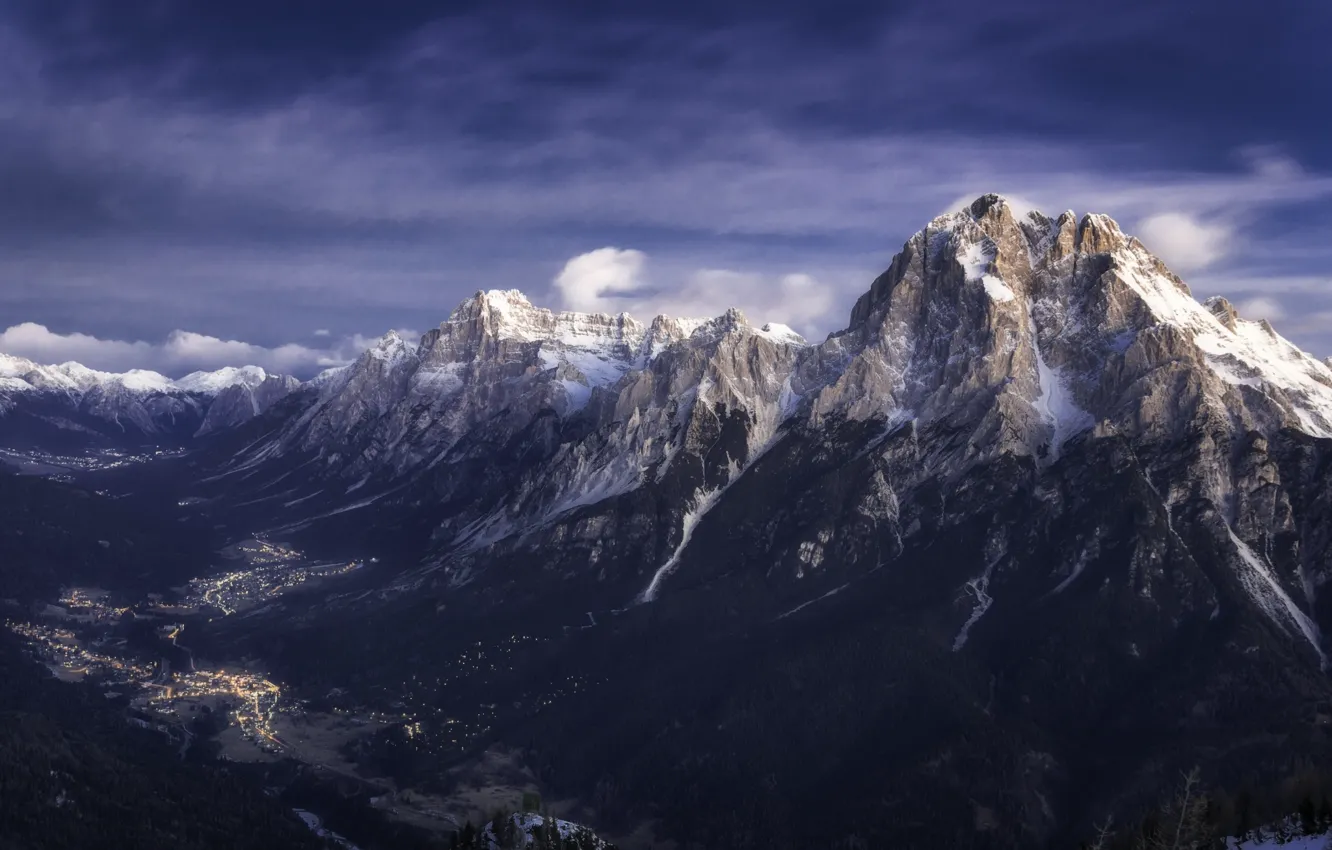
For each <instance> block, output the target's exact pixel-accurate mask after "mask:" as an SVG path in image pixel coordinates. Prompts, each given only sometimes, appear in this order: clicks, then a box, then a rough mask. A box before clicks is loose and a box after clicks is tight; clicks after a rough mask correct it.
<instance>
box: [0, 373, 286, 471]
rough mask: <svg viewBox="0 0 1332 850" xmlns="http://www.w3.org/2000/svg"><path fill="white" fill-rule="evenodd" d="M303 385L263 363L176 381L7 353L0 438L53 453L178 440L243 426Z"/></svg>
mask: <svg viewBox="0 0 1332 850" xmlns="http://www.w3.org/2000/svg"><path fill="white" fill-rule="evenodd" d="M299 385H300V382H299V381H297V380H296V379H295V378H292V377H289V376H285V375H268V374H267V373H265V372H264V370H263V369H261V368H259V367H257V366H246V367H243V368H239V369H237V368H231V367H228V368H224V369H219V370H218V371H216V372H194V373H191V374H189V375H186V376H185V377H184V378H181V379H180V380H177V381H173V380H171V379H169V378H167V377H166V376H164V375H161V374H158V373H157V372H150V371H145V370H142V369H134V370H131V371H129V372H125V373H112V372H99V371H96V370H93V369H89V368H87V367H85V366H83V365H81V364H79V363H72V362H71V363H63V364H60V365H58V366H43V365H39V364H37V363H34V362H33V361H31V360H27V359H24V358H22V357H13V356H10V355H6V354H0V439H3V440H4V441H5V442H6V443H7V444H11V445H13V444H23V443H36V444H39V445H43V446H46V447H48V448H56V447H58V446H59V445H65V446H67V445H77V444H80V443H82V444H93V445H97V444H103V445H105V444H116V443H123V442H130V443H133V444H161V443H164V442H166V443H177V442H181V441H186V440H188V439H189V438H191V437H194V436H203V435H206V434H209V433H214V432H216V431H218V430H220V429H225V428H232V427H235V426H236V425H239V424H241V423H243V422H245V421H246V420H248V419H250V418H252V417H253V416H257V415H258V414H259V413H262V412H263V411H264V410H267V409H268V408H269V407H271V406H272V405H273V404H274V403H276V402H277V401H279V400H280V399H281V398H282V397H283V396H285V395H287V394H288V393H290V392H292V391H293V390H295V389H296V388H297V387H298V386H299Z"/></svg>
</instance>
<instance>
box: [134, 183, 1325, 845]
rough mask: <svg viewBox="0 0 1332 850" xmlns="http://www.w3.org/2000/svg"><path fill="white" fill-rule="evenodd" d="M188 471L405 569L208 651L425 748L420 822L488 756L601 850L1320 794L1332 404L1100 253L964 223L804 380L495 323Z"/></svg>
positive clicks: (285, 419) (918, 243)
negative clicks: (442, 793) (257, 660)
mask: <svg viewBox="0 0 1332 850" xmlns="http://www.w3.org/2000/svg"><path fill="white" fill-rule="evenodd" d="M178 463H180V464H182V472H181V474H179V475H175V476H173V480H175V481H180V482H182V484H181V485H180V486H181V487H182V489H181V490H180V492H179V496H181V497H182V498H183V497H186V496H190V497H196V498H199V499H202V500H207V501H206V504H207V505H208V511H209V516H210V518H211V519H212V520H213V521H215V522H216V523H218V524H220V525H223V526H226V527H227V528H229V529H230V530H231V531H232V532H234V533H242V532H253V531H255V530H267V531H268V532H270V533H271V534H273V535H278V539H290V540H293V541H295V542H296V543H297V544H299V545H301V546H303V547H305V548H307V549H308V550H310V551H312V552H327V553H328V554H329V555H334V554H337V555H339V556H341V555H343V554H345V553H347V552H367V553H380V554H384V556H385V557H384V565H383V566H381V567H379V568H378V569H377V570H373V571H365V572H363V573H361V574H359V575H358V576H356V577H355V578H354V579H351V580H349V581H350V582H351V583H350V584H349V585H348V586H347V587H346V588H340V589H338V590H336V591H335V590H329V591H327V592H314V593H312V594H310V595H308V596H303V597H300V598H297V599H293V600H291V601H283V602H279V603H275V604H273V605H271V606H268V607H266V608H264V609H263V610H261V611H257V612H254V613H251V614H247V616H246V617H244V618H243V619H242V620H236V621H227V620H225V619H220V620H219V621H218V622H217V623H216V624H213V625H211V626H208V627H206V628H207V629H209V630H211V631H210V632H205V634H204V635H201V636H200V637H199V638H197V639H196V640H198V641H199V642H200V645H203V642H204V641H206V640H212V641H215V642H216V645H217V646H227V647H232V648H235V647H240V648H241V651H245V652H248V653H249V654H250V655H253V656H261V655H262V657H264V658H265V660H266V661H267V662H268V663H270V664H271V665H272V668H273V669H274V671H275V673H274V675H279V676H281V677H282V678H283V680H284V681H286V682H288V683H290V684H291V685H292V686H293V687H295V688H298V689H306V690H308V691H309V692H311V693H320V694H322V693H326V692H327V691H328V690H329V689H330V688H332V687H352V688H354V689H356V690H357V692H358V693H360V694H363V695H366V696H364V698H365V699H367V700H369V699H381V700H384V701H385V704H386V705H388V704H392V703H393V702H400V703H403V704H413V705H423V706H431V709H430V711H429V712H426V713H424V714H423V715H422V720H421V726H420V730H421V731H420V732H419V734H418V733H417V732H416V731H414V732H413V735H412V736H411V741H406V740H405V739H399V738H393V737H392V736H385V737H383V738H382V739H380V740H379V744H380V745H382V747H383V748H384V751H385V752H387V753H398V754H401V753H402V752H403V751H404V748H406V750H408V751H410V752H411V753H412V754H413V755H412V756H411V757H401V758H396V757H395V759H391V760H390V761H392V764H393V770H395V771H397V772H398V774H399V775H398V778H399V780H400V781H402V782H404V783H411V782H417V781H421V782H428V781H436V779H437V776H436V773H435V772H434V771H441V770H445V769H447V768H449V767H451V766H453V765H457V764H461V763H465V762H466V761H467V760H468V759H473V758H476V756H477V749H476V748H478V747H483V746H487V745H491V744H503V745H506V746H509V747H512V748H515V749H517V750H518V751H519V752H520V753H521V757H522V758H523V760H524V762H525V764H526V765H527V766H528V767H529V768H531V770H532V771H533V772H534V773H536V774H537V775H539V776H540V778H541V781H542V783H543V785H544V786H545V787H544V789H543V792H544V793H546V794H547V796H551V797H552V798H558V799H569V800H575V801H577V802H578V803H579V804H580V805H582V806H583V807H584V809H583V810H584V811H585V812H586V813H587V818H586V820H588V822H590V823H593V824H594V825H595V826H596V827H597V828H598V829H599V831H603V832H604V833H605V834H629V833H631V832H634V831H635V830H637V829H639V828H640V827H643V825H644V824H655V825H656V826H657V827H658V828H659V829H660V830H661V831H662V832H663V833H665V834H666V835H667V836H668V837H669V838H671V839H674V840H675V841H677V842H679V843H680V844H682V845H684V846H691V845H693V846H718V847H720V846H727V847H742V846H770V847H802V846H824V845H827V844H829V843H834V842H835V841H837V840H843V841H844V846H853V845H848V844H845V841H846V840H850V839H852V837H853V834H854V840H855V841H858V842H860V843H859V845H855V846H894V845H901V846H958V847H961V846H996V847H1033V846H1070V845H1072V844H1074V843H1076V841H1077V840H1078V839H1079V838H1080V837H1083V836H1085V835H1087V834H1088V831H1089V828H1090V824H1091V823H1092V822H1093V821H1095V820H1100V819H1103V818H1104V816H1105V815H1107V814H1109V813H1112V812H1123V811H1128V810H1132V809H1133V808H1134V807H1135V806H1140V805H1142V804H1143V803H1144V802H1146V801H1149V800H1152V799H1154V798H1156V797H1157V796H1158V795H1159V793H1160V791H1161V789H1162V788H1163V787H1170V786H1171V785H1172V784H1173V782H1174V780H1175V778H1176V777H1177V776H1178V771H1179V770H1180V769H1182V768H1186V767H1189V766H1191V765H1193V764H1195V763H1198V764H1201V765H1202V766H1203V769H1204V772H1205V775H1206V776H1207V781H1208V782H1209V783H1214V784H1217V785H1221V786H1235V785H1238V784H1240V783H1242V782H1247V781H1260V780H1261V778H1263V777H1267V778H1270V777H1274V776H1278V775H1280V774H1282V773H1283V772H1284V771H1286V770H1289V769H1293V767H1294V766H1298V765H1299V764H1301V763H1304V761H1305V760H1312V761H1314V762H1316V761H1317V760H1319V759H1322V758H1326V757H1328V756H1332V739H1329V736H1328V725H1327V718H1328V717H1329V716H1332V685H1329V682H1328V679H1327V676H1326V670H1325V667H1326V657H1325V653H1326V640H1325V633H1326V631H1327V630H1328V629H1329V628H1332V602H1329V599H1328V596H1327V594H1325V593H1323V592H1322V590H1321V588H1322V587H1323V586H1324V585H1325V584H1326V582H1327V580H1328V579H1329V577H1332V486H1330V485H1332V481H1330V480H1329V476H1330V475H1332V472H1329V470H1332V369H1330V368H1329V366H1328V364H1327V363H1325V362H1323V361H1320V360H1318V359H1316V358H1314V357H1312V356H1309V355H1307V354H1305V353H1303V352H1301V351H1299V350H1298V349H1297V348H1296V347H1295V346H1293V345H1291V344H1290V343H1289V342H1288V341H1286V340H1284V339H1283V338H1282V337H1280V336H1279V335H1278V334H1277V333H1276V331H1275V330H1274V329H1273V328H1272V326H1271V325H1270V324H1268V323H1266V322H1261V321H1260V322H1254V321H1249V320H1246V319H1244V318H1242V317H1241V316H1239V315H1238V313H1237V312H1236V310H1235V308H1234V307H1233V306H1232V305H1230V304H1229V303H1227V302H1226V301H1224V300H1223V299H1212V300H1209V301H1207V302H1206V303H1199V302H1198V301H1197V300H1195V299H1194V298H1193V297H1192V295H1191V294H1190V291H1189V289H1188V287H1187V286H1186V284H1185V283H1184V282H1183V281H1182V280H1180V278H1178V277H1177V276H1176V275H1174V274H1173V273H1172V272H1170V270H1169V269H1168V268H1167V267H1166V266H1165V265H1164V264H1163V263H1162V262H1161V261H1160V260H1159V259H1157V258H1156V257H1155V256H1154V255H1153V254H1152V253H1151V252H1150V251H1149V250H1148V248H1147V247H1146V246H1144V245H1143V244H1142V243H1141V242H1139V241H1138V240H1137V239H1136V238H1134V237H1132V236H1129V235H1127V234H1125V233H1123V232H1122V231H1121V230H1120V228H1119V226H1118V225H1117V224H1116V223H1115V222H1114V221H1113V220H1112V219H1110V218H1108V217H1106V216H1103V215H1095V214H1091V215H1085V216H1083V217H1081V218H1078V217H1076V216H1074V215H1073V214H1072V213H1064V214H1062V215H1059V216H1057V217H1053V218H1052V217H1048V216H1045V215H1043V214H1041V213H1038V212H1033V213H1030V214H1027V215H1021V216H1019V215H1017V214H1016V213H1015V212H1014V210H1013V208H1012V207H1011V206H1010V205H1009V204H1008V203H1007V202H1006V201H1004V200H1003V199H1002V198H1000V197H998V196H993V195H987V196H984V197H981V198H979V199H977V201H976V202H975V203H973V204H971V205H970V206H969V207H967V208H966V209H964V210H961V211H958V212H956V213H952V214H949V215H946V216H942V217H940V218H937V219H935V220H933V221H932V222H930V223H929V224H928V225H927V226H926V227H925V228H924V229H922V230H921V231H920V232H918V233H916V234H915V235H913V236H912V237H911V238H910V239H909V240H908V241H907V242H906V244H905V245H904V246H903V248H902V250H901V252H899V253H898V254H897V256H896V257H895V258H894V259H893V261H892V263H891V265H890V267H889V268H888V270H887V271H886V272H884V273H883V274H882V275H880V276H879V277H878V278H877V279H876V280H875V281H873V283H872V284H871V286H870V287H869V290H868V291H867V292H866V293H865V294H864V295H863V296H862V297H861V298H860V299H859V300H858V301H857V303H856V305H855V307H854V308H853V310H852V312H851V316H850V320H849V322H848V325H847V327H846V329H844V330H842V331H839V332H837V333H834V334H832V335H830V336H829V337H828V338H827V339H825V340H823V341H821V342H809V341H806V340H804V339H802V338H800V337H799V336H798V335H796V334H794V333H793V332H791V331H790V330H789V329H786V328H782V327H780V326H771V325H769V326H764V327H761V328H756V327H754V326H753V325H751V324H750V323H749V322H748V320H747V319H746V318H745V317H744V316H743V315H742V314H740V313H739V312H738V311H734V310H732V311H728V312H727V313H725V314H724V315H722V316H719V317H716V318H713V319H708V320H683V319H670V318H666V317H657V318H656V319H654V320H652V321H651V322H647V323H644V322H640V321H638V320H635V319H633V318H632V317H630V316H627V315H619V316H606V315H586V314H578V313H556V312H552V311H548V310H543V309H540V308H538V307H535V306H533V305H532V304H531V303H530V302H529V301H528V300H527V299H526V298H524V297H523V296H522V295H521V294H519V293H517V292H512V291H507V292H501V291H492V292H481V293H477V294H476V295H475V296H473V297H472V298H469V299H467V300H466V301H464V302H463V303H462V304H461V305H460V306H459V307H458V308H457V309H456V310H455V311H454V312H453V313H452V314H451V315H450V316H449V317H448V319H447V320H445V321H444V322H443V323H441V324H440V325H439V326H438V327H437V328H435V329H433V330H431V331H429V332H428V333H426V334H425V335H424V336H423V337H422V338H421V339H420V340H419V341H417V342H412V341H408V340H404V339H402V338H401V337H399V336H398V335H396V334H389V335H387V336H385V337H384V338H383V339H381V340H379V341H378V342H377V343H376V344H375V345H374V346H373V347H371V348H370V349H369V350H368V351H366V352H365V353H364V354H363V355H362V356H361V357H360V358H359V359H358V360H356V361H355V362H354V363H352V364H350V365H348V366H346V367H342V368H340V369H337V370H331V371H330V372H327V373H324V374H323V375H321V376H320V377H319V378H317V379H316V380H314V381H311V382H307V383H306V384H304V385H302V386H301V387H299V388H297V389H295V390H294V391H291V392H289V393H288V394H286V395H285V396H284V397H283V398H282V399H281V400H280V401H278V402H276V403H275V404H273V405H272V406H271V407H269V408H268V409H267V410H266V411H263V412H261V414H260V415H258V416H255V417H252V418H250V419H249V420H248V421H246V422H244V423H243V424H240V425H237V426H234V427H231V428H229V429H227V430H225V431H222V432H220V433H218V435H217V436H216V437H215V438H214V439H213V440H211V441H210V443H209V446H208V447H207V448H206V449H204V450H201V451H200V452H198V453H196V454H195V455H194V456H192V457H190V458H188V459H184V460H181V461H178ZM136 474H137V473H136ZM184 482H188V483H184ZM520 636H521V637H524V640H522V641H519V640H518V639H519V637H520ZM527 638H530V640H527ZM486 642H490V643H487V644H486V645H488V646H497V647H499V646H502V647H503V649H502V651H501V652H500V654H501V655H502V657H503V658H504V664H503V666H502V667H501V666H492V668H491V669H490V670H488V671H487V672H486V674H485V675H481V674H475V675H472V674H468V675H469V676H470V678H467V679H466V680H465V686H463V685H460V684H458V680H457V679H456V678H449V679H448V681H449V682H451V683H452V684H450V685H449V686H448V687H444V685H442V684H440V683H441V682H444V681H445V679H446V674H447V676H448V677H454V676H462V675H463V674H462V673H457V672H456V671H457V670H458V669H459V668H458V663H459V662H458V659H460V658H467V657H469V656H468V655H467V653H469V652H474V651H476V647H478V646H481V645H482V644H483V643H486ZM468 669H471V668H468ZM423 673H438V678H436V679H433V680H432V679H431V677H430V676H429V675H422V674H423ZM569 682H582V683H593V684H588V685H587V686H586V687H585V688H581V689H579V688H572V689H571V687H570V686H569V685H568V684H567V683H569ZM555 694H558V695H559V698H558V699H556V698H555V697H554V696H553V695H555ZM369 695H374V696H373V697H372V696H369ZM431 712H434V713H431ZM459 718H472V720H468V721H467V722H475V723H476V725H477V728H483V729H484V730H485V732H484V733H483V734H482V733H478V735H480V737H478V738H477V739H475V740H472V741H471V743H459V740H460V739H459V738H458V736H457V735H456V733H453V732H450V731H449V730H450V729H453V728H455V727H453V726H452V725H451V724H454V723H457V722H459ZM468 740H471V739H468ZM432 741H433V742H436V743H431V742H432ZM362 755H364V756H365V757H366V758H371V757H372V756H373V754H367V753H363V754H362ZM381 755H382V754H381ZM384 758H387V757H386V756H385V757H384ZM375 763H376V764H377V765H382V764H383V763H384V762H383V759H381V760H380V761H377V762H375ZM579 819H580V820H584V819H585V818H583V817H581V816H580V818H579ZM1121 820H1122V819H1121ZM829 824H834V825H836V826H835V827H833V829H834V832H833V833H830V832H829V829H830V827H829ZM607 830H609V831H607Z"/></svg>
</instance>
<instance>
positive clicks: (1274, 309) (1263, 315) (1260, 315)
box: [1235, 295, 1286, 322]
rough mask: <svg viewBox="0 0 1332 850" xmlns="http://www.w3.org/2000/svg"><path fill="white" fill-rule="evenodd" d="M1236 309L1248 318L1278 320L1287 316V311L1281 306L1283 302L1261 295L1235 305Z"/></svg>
mask: <svg viewBox="0 0 1332 850" xmlns="http://www.w3.org/2000/svg"><path fill="white" fill-rule="evenodd" d="M1235 309H1237V310H1239V314H1240V315H1241V316H1243V317H1244V318H1246V319H1267V320H1269V321H1273V322H1276V321H1280V320H1281V319H1284V318H1286V311H1285V310H1284V309H1283V308H1282V307H1281V302H1279V301H1277V300H1276V299H1274V298H1267V297H1265V296H1261V295H1260V296H1258V297H1257V298H1250V299H1248V300H1247V301H1241V302H1240V303H1239V304H1237V305H1235Z"/></svg>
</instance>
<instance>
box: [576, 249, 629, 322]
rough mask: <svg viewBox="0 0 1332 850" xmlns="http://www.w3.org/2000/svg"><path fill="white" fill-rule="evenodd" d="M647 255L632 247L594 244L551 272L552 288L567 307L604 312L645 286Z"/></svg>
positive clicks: (591, 311) (580, 310)
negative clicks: (552, 278)
mask: <svg viewBox="0 0 1332 850" xmlns="http://www.w3.org/2000/svg"><path fill="white" fill-rule="evenodd" d="M646 266H647V255H645V254H644V253H643V252H642V251H635V250H633V249H632V248H627V249H620V248H598V249H596V250H595V251H588V252H587V253H586V254H579V255H578V256H577V257H574V258H573V259H572V260H569V262H567V263H565V264H564V268H563V269H562V270H561V271H560V273H559V274H558V275H556V276H555V281H554V286H555V291H556V293H557V294H558V296H559V299H560V303H561V304H562V305H563V306H564V307H565V309H568V310H577V311H579V312H583V313H604V312H608V310H607V308H608V307H609V306H610V305H612V304H613V303H616V302H620V301H623V300H624V299H633V298H637V297H638V296H639V295H641V293H642V290H643V289H644V288H645V287H646V285H647V281H646V279H645V278H644V271H645V268H646Z"/></svg>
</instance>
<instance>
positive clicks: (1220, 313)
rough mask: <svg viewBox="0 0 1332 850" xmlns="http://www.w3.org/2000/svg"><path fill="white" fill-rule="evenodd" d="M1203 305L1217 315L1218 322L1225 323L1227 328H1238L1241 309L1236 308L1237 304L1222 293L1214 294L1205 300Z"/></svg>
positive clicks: (1232, 329)
mask: <svg viewBox="0 0 1332 850" xmlns="http://www.w3.org/2000/svg"><path fill="white" fill-rule="evenodd" d="M1203 306H1204V307H1206V308H1207V309H1208V311H1209V312H1211V314H1212V315H1213V316H1215V317H1216V320H1217V321H1218V322H1220V323H1221V324H1222V325H1225V327H1226V329H1227V330H1229V331H1234V330H1236V323H1237V322H1238V321H1239V311H1238V310H1236V309H1235V305H1233V304H1231V303H1230V302H1229V301H1228V300H1226V299H1225V298H1222V297H1221V296H1220V295H1213V296H1212V297H1211V298H1208V299H1207V300H1206V301H1204V302H1203Z"/></svg>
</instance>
